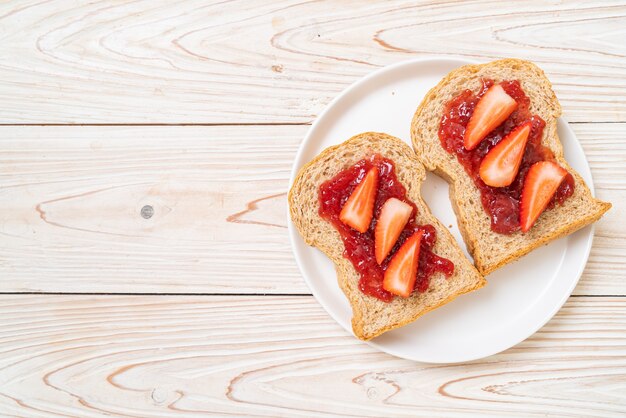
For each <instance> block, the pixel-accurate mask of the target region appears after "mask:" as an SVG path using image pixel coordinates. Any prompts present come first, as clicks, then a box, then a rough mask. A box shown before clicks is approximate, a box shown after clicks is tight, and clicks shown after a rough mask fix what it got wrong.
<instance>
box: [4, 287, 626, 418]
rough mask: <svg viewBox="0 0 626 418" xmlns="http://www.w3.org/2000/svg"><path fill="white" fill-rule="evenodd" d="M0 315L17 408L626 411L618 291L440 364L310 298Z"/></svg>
mask: <svg viewBox="0 0 626 418" xmlns="http://www.w3.org/2000/svg"><path fill="white" fill-rule="evenodd" d="M0 317H2V318H3V321H2V322H1V323H0V335H2V336H3V338H2V340H1V341H0V352H1V353H2V355H1V356H0V367H1V368H2V373H1V374H0V411H3V412H5V413H7V414H15V415H19V416H23V415H26V416H45V417H50V416H77V417H78V416H80V417H101V416H112V417H144V418H148V417H183V416H184V417H196V416H207V415H212V414H215V415H219V416H226V415H230V414H241V415H245V416H258V417H265V416H268V417H269V416H303V417H334V416H359V417H365V416H367V417H374V416H381V417H382V416H384V417H389V416H424V417H432V416H446V417H459V416H464V414H466V413H471V414H474V416H476V415H475V414H480V416H498V417H503V416H523V417H534V416H545V415H546V411H550V416H567V417H589V416H594V417H617V416H620V414H622V415H621V416H623V413H624V412H626V397H624V393H626V379H624V376H626V334H625V333H624V329H625V328H626V305H625V304H624V299H623V298H573V299H571V300H570V301H569V302H568V303H567V304H566V306H565V307H564V308H563V309H562V310H561V311H560V312H559V314H557V316H556V317H555V318H554V319H553V320H552V321H550V322H549V323H548V324H547V325H546V326H545V327H544V328H543V329H542V330H541V331H540V332H538V333H537V334H535V335H534V336H533V337H531V338H530V339H528V340H527V341H525V342H523V343H521V344H519V345H518V346H516V347H515V348H512V349H510V350H507V351H505V352H503V353H501V354H499V355H497V356H494V357H490V358H488V359H485V360H482V361H476V362H473V363H469V364H465V365H445V366H444V365H426V364H419V363H414V362H410V361H405V360H399V359H397V358H394V357H391V356H389V355H386V354H383V353H380V352H379V351H377V350H376V349H374V348H372V347H369V346H368V345H366V344H364V343H362V342H360V341H358V340H356V339H354V338H353V337H352V336H350V335H348V334H347V333H346V332H345V331H344V330H343V329H341V328H340V327H339V326H338V325H337V324H336V323H335V322H334V321H333V320H332V319H331V318H330V317H328V316H327V315H326V313H325V312H324V311H323V310H322V308H321V307H320V306H319V305H318V304H317V302H316V301H315V300H314V299H313V298H312V297H280V298H277V297H232V296H227V297H188V298H185V299H184V300H181V299H180V298H171V297H146V296H143V297H138V296H132V297H115V296H99V297H94V296H91V297H85V296H49V295H48V296H24V295H22V296H2V297H1V298H0ZM574 365H575V367H574Z"/></svg>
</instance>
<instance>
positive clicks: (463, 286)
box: [289, 132, 485, 340]
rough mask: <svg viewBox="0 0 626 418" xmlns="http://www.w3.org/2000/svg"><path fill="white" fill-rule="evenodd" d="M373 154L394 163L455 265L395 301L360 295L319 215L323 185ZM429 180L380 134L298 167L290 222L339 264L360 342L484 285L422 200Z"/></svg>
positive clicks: (336, 239)
mask: <svg viewBox="0 0 626 418" xmlns="http://www.w3.org/2000/svg"><path fill="white" fill-rule="evenodd" d="M375 153H378V154H380V155H382V156H383V157H386V158H389V159H391V160H392V161H393V162H394V163H395V167H396V175H397V177H398V180H399V181H400V183H402V185H404V187H405V188H406V191H407V197H408V198H409V199H411V200H412V201H413V202H415V204H416V205H417V208H418V213H417V219H416V220H417V222H418V223H419V224H431V225H433V226H434V227H435V228H436V230H437V242H436V244H435V246H434V248H433V251H434V253H435V254H437V255H440V256H442V257H445V258H448V259H449V260H450V261H452V262H453V263H454V273H453V275H452V276H451V277H449V278H446V277H445V276H444V275H443V274H440V273H437V274H435V275H433V277H432V279H431V282H430V286H429V288H428V290H427V291H426V292H424V293H418V292H413V294H412V295H411V296H410V297H409V298H402V297H396V298H394V299H393V301H392V302H390V303H386V302H383V301H381V300H379V299H376V298H374V297H372V296H367V295H365V294H364V293H362V292H361V290H360V289H359V279H360V276H359V274H358V273H357V271H356V270H355V269H354V267H353V266H352V263H351V262H350V261H349V260H348V259H346V258H344V256H343V251H344V245H343V242H342V240H341V237H340V235H339V233H338V232H337V230H336V229H335V228H334V227H333V226H332V225H331V224H330V223H329V222H327V221H325V220H324V219H322V217H321V216H320V215H319V213H318V211H319V207H320V204H319V198H318V190H319V187H320V185H321V184H322V183H323V182H325V181H326V180H329V179H331V178H332V177H334V176H335V175H336V174H337V173H339V172H340V171H341V170H343V169H346V168H348V167H350V166H352V165H354V164H355V163H357V162H358V161H360V160H362V159H363V158H366V157H368V156H370V155H372V154H375ZM425 176H426V174H425V170H424V167H423V166H422V164H421V163H420V162H419V160H418V159H417V158H416V157H415V153H414V152H413V150H411V148H410V147H409V146H408V145H406V144H405V143H404V142H403V141H402V140H400V139H398V138H394V137H392V136H389V135H386V134H382V133H375V132H366V133H362V134H360V135H357V136H354V137H353V138H351V139H349V140H348V141H346V142H344V143H342V144H340V145H337V146H334V147H330V148H327V149H325V150H324V151H323V152H322V153H321V154H319V155H318V156H317V157H316V158H314V159H313V160H312V161H311V162H309V163H308V164H306V165H305V166H304V167H302V168H301V169H300V171H299V172H298V175H297V176H296V178H295V180H294V183H293V185H292V187H291V190H290V191H289V212H290V214H291V219H292V221H293V223H294V225H295V226H296V228H297V229H298V231H299V232H300V234H301V235H302V237H303V238H304V241H305V242H306V243H307V244H308V245H311V246H314V247H317V248H318V249H320V250H321V251H322V252H324V253H325V254H326V255H327V256H328V257H329V258H330V259H331V260H332V261H333V263H334V264H335V269H336V272H337V280H338V282H339V286H340V288H341V290H342V291H343V293H344V294H345V295H346V297H347V298H348V300H349V302H350V305H351V306H352V313H353V317H352V329H353V331H354V334H355V335H356V336H357V337H358V338H360V339H362V340H369V339H371V338H374V337H376V336H378V335H380V334H382V333H383V332H385V331H389V330H391V329H394V328H398V327H401V326H403V325H406V324H408V323H409V322H412V321H414V320H415V319H417V318H418V317H419V316H421V315H423V314H425V313H426V312H428V311H431V310H433V309H435V308H437V307H439V306H441V305H444V304H446V303H447V302H449V301H451V300H452V299H454V298H456V297H457V296H459V295H461V294H463V293H467V292H470V291H472V290H475V289H478V288H481V287H482V286H484V285H485V280H484V278H483V277H482V276H481V275H480V274H479V273H478V271H477V270H476V269H475V268H474V266H473V265H472V264H471V263H470V262H469V260H468V259H467V258H466V257H465V255H464V254H463V252H462V251H461V249H460V248H459V246H458V244H457V243H456V241H455V240H454V238H453V237H452V235H450V233H449V232H448V230H447V229H446V228H445V227H444V226H443V225H441V223H440V222H439V221H438V220H437V219H436V218H435V217H434V216H433V215H432V214H431V213H430V210H429V209H428V207H427V206H426V204H425V203H424V201H423V200H422V198H421V195H420V187H421V184H422V181H423V180H424V178H425Z"/></svg>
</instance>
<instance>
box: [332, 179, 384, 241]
mask: <svg viewBox="0 0 626 418" xmlns="http://www.w3.org/2000/svg"><path fill="white" fill-rule="evenodd" d="M377 189H378V168H376V167H374V168H372V169H370V171H368V172H367V174H366V175H365V177H363V180H361V183H359V185H358V186H356V188H355V189H354V191H353V192H352V194H351V195H350V197H349V198H348V201H347V202H346V204H345V205H343V208H341V212H340V213H339V219H340V220H341V222H343V223H344V224H346V225H348V226H350V227H352V228H354V229H356V230H357V231H359V232H361V233H362V232H365V231H367V229H368V228H369V226H370V222H371V221H372V215H373V214H374V202H375V201H376V190H377Z"/></svg>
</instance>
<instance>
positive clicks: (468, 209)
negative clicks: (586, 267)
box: [411, 59, 611, 275]
mask: <svg viewBox="0 0 626 418" xmlns="http://www.w3.org/2000/svg"><path fill="white" fill-rule="evenodd" d="M482 78H489V79H492V80H494V81H495V82H496V83H498V82H500V81H503V80H519V81H520V83H521V86H522V88H523V89H524V92H525V93H526V95H527V96H528V97H529V98H530V101H531V105H530V112H531V113H532V114H536V115H539V116H540V117H541V118H543V120H544V121H545V122H546V126H545V129H544V131H543V137H542V140H541V142H542V144H543V145H545V146H547V147H549V148H550V149H551V150H552V152H553V153H554V156H555V158H556V160H557V162H558V163H559V164H560V165H561V166H562V167H563V168H565V169H566V170H567V171H569V172H570V173H571V174H572V176H573V177H574V180H575V190H574V194H573V195H572V196H570V197H569V198H568V199H567V200H566V201H565V202H564V204H563V205H562V206H558V205H557V206H556V207H555V208H554V209H552V210H547V211H545V212H544V213H543V214H542V215H541V216H540V217H539V219H538V221H537V223H536V224H535V225H534V226H533V227H532V228H531V229H530V231H528V232H527V233H525V234H524V233H521V232H516V233H513V234H512V235H503V234H498V233H495V232H493V231H492V230H491V226H490V225H491V224H490V219H489V216H488V215H487V212H486V211H485V209H484V208H483V206H482V203H481V199H480V192H479V190H478V189H477V188H476V186H475V185H474V183H473V181H472V180H471V179H470V177H469V176H468V175H467V173H466V172H465V169H464V168H463V166H461V164H460V163H459V162H458V160H457V158H456V155H453V154H449V153H448V152H447V151H446V150H444V148H443V147H442V146H441V142H440V140H439V136H438V130H439V123H440V120H441V116H442V114H443V111H444V107H445V105H446V104H447V103H448V102H449V101H450V100H451V99H452V98H454V97H455V96H457V95H458V94H459V93H460V92H461V91H463V90H465V89H470V90H472V91H474V92H476V91H478V90H479V88H480V86H481V79H482ZM560 115H561V105H560V104H559V102H558V100H557V98H556V96H555V94H554V92H553V91H552V85H551V84H550V81H549V80H548V78H547V77H546V76H545V74H544V73H543V71H542V70H541V69H540V68H539V67H537V66H536V65H535V64H533V63H531V62H529V61H524V60H518V59H504V60H499V61H494V62H490V63H487V64H482V65H466V66H463V67H460V68H458V69H456V70H454V71H452V72H451V73H449V74H448V75H447V76H446V77H445V78H444V79H443V80H441V82H439V84H437V86H435V87H434V88H433V89H431V90H430V91H429V92H428V93H427V94H426V97H425V98H424V100H423V101H422V103H421V104H420V105H419V107H418V108H417V111H416V112H415V116H414V117H413V121H412V123H411V138H412V141H413V147H414V149H415V152H416V153H417V155H418V158H419V159H420V160H421V161H422V163H423V164H424V165H425V166H426V168H427V169H428V170H431V171H434V172H435V173H436V174H438V175H440V176H442V177H443V178H445V179H446V180H447V181H448V183H449V184H450V199H451V201H452V206H453V207H454V210H455V212H456V216H457V220H458V223H459V228H460V230H461V233H462V235H463V238H464V239H465V243H466V245H467V247H468V250H469V252H470V253H471V254H472V255H473V257H474V262H475V265H476V267H477V268H478V270H479V271H480V272H481V273H482V274H484V275H487V274H489V273H491V272H492V271H494V270H495V269H497V268H499V267H501V266H503V265H505V264H507V263H509V262H511V261H513V260H516V259H518V258H520V257H522V256H523V255H525V254H527V253H529V252H530V251H532V250H533V249H535V248H537V247H539V246H542V245H544V244H547V243H548V242H550V241H552V240H555V239H557V238H560V237H563V236H565V235H568V234H570V233H572V232H574V231H576V230H578V229H580V228H582V227H584V226H586V225H589V224H591V223H593V222H595V221H597V220H598V219H599V218H600V217H601V216H602V215H603V214H604V213H605V212H606V211H607V210H609V208H610V207H611V204H610V203H606V202H602V201H600V200H597V199H595V198H594V197H593V196H592V195H591V192H590V191H589V188H588V187H587V185H586V184H585V182H584V181H583V179H582V178H581V177H580V175H579V174H578V173H577V172H575V171H574V170H573V169H572V168H571V167H570V166H569V164H567V161H565V159H564V157H563V148H562V146H561V141H560V139H559V137H558V135H557V118H558V117H559V116H560Z"/></svg>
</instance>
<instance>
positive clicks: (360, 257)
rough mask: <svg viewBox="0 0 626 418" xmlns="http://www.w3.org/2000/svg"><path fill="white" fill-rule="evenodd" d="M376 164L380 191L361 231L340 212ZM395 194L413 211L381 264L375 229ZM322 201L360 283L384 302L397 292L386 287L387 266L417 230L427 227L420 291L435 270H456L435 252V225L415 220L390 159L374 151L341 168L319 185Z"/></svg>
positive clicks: (419, 274)
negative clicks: (364, 227)
mask: <svg viewBox="0 0 626 418" xmlns="http://www.w3.org/2000/svg"><path fill="white" fill-rule="evenodd" d="M374 166H376V167H378V192H377V194H376V203H375V204H374V216H373V218H372V222H371V224H370V226H369V229H368V230H367V231H366V232H364V233H360V232H358V231H356V230H354V229H352V228H350V227H349V226H348V225H345V224H344V223H343V222H341V220H339V213H340V212H341V208H342V207H343V205H344V204H345V203H346V201H347V200H348V198H349V197H350V195H351V194H352V191H353V190H354V189H355V187H356V186H357V184H359V183H360V182H361V180H362V179H363V177H365V174H366V173H367V172H368V171H369V170H370V169H371V168H372V167H374ZM392 197H395V198H397V199H400V200H402V201H403V202H406V203H408V204H409V205H411V206H412V207H413V213H412V214H411V218H410V219H409V222H408V223H407V224H406V226H405V227H404V230H403V231H402V234H401V235H400V238H398V241H397V242H396V244H395V246H394V247H393V249H392V250H391V253H390V255H389V256H387V258H386V259H385V260H384V261H383V263H382V265H379V264H378V263H377V262H376V256H375V254H374V230H375V228H376V220H377V219H378V216H379V215H380V210H381V208H382V206H383V204H384V203H385V202H386V201H387V199H389V198H392ZM319 201H320V209H319V214H320V216H321V217H322V218H324V219H325V220H327V221H328V222H330V223H331V224H332V225H333V226H334V227H335V228H336V229H337V231H339V234H340V235H341V238H342V240H343V243H344V247H345V250H344V253H343V255H344V257H346V258H347V259H348V260H350V261H351V262H352V265H353V266H354V268H355V269H356V271H358V272H359V274H360V275H361V279H360V282H359V287H360V289H361V291H362V292H363V293H365V294H366V295H370V296H374V297H376V298H378V299H380V300H382V301H385V302H390V301H391V300H393V298H394V295H393V294H392V293H390V292H388V291H386V290H385V289H383V277H384V273H385V270H387V266H388V265H389V262H390V260H391V258H393V255H394V254H395V253H396V252H397V251H398V249H399V248H400V246H402V244H403V243H404V241H406V239H407V238H409V237H410V236H411V235H413V234H414V233H415V232H417V231H418V230H422V231H424V235H423V236H422V241H421V245H420V255H419V267H418V272H417V279H416V281H415V289H417V290H418V291H419V292H425V291H426V290H427V289H428V285H429V283H430V277H431V276H432V275H433V274H435V273H436V272H441V273H443V274H445V275H446V276H450V275H452V273H453V272H454V264H453V263H452V262H451V261H450V260H448V259H446V258H443V257H439V256H438V255H436V254H435V253H433V252H432V247H433V245H435V242H436V241H437V232H436V230H435V228H434V227H433V226H432V225H418V224H417V223H415V215H416V214H417V207H416V206H415V204H414V203H413V202H411V201H410V200H409V199H408V198H407V196H406V189H405V188H404V186H402V184H400V182H399V181H398V178H397V177H396V173H395V166H394V164H393V162H392V161H391V160H389V159H387V158H383V157H382V156H380V155H378V154H375V155H373V156H372V157H370V158H367V159H363V160H361V161H359V162H358V163H356V164H355V165H353V166H352V167H350V168H347V169H345V170H343V171H341V172H340V173H338V174H337V175H336V176H335V177H333V178H332V179H330V180H328V181H326V182H325V183H323V184H322V185H321V186H320V188H319Z"/></svg>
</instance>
